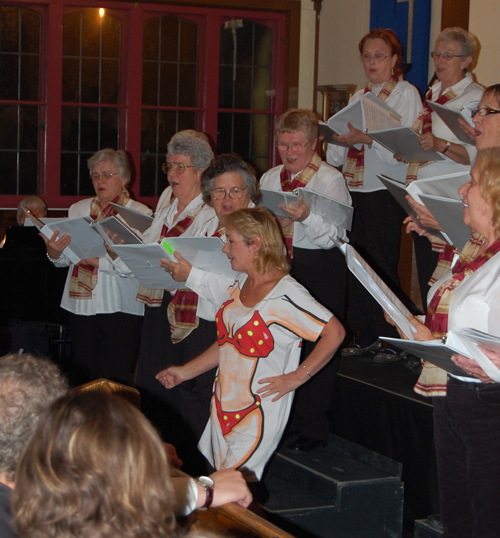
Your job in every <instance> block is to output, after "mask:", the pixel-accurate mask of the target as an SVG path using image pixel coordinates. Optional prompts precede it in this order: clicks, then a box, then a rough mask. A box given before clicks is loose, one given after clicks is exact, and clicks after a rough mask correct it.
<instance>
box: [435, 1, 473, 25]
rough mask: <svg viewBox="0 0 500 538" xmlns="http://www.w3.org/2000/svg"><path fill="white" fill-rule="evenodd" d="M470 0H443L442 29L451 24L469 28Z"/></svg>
mask: <svg viewBox="0 0 500 538" xmlns="http://www.w3.org/2000/svg"><path fill="white" fill-rule="evenodd" d="M469 11H470V0H443V6H442V8H441V30H444V29H445V28H449V27H451V26H460V28H463V29H464V30H468V29H469Z"/></svg>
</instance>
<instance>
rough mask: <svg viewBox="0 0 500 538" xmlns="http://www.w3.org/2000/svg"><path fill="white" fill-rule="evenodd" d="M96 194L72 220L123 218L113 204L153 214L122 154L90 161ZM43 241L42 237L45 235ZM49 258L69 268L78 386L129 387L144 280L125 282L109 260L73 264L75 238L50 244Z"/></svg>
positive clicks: (67, 291)
mask: <svg viewBox="0 0 500 538" xmlns="http://www.w3.org/2000/svg"><path fill="white" fill-rule="evenodd" d="M88 167H89V171H90V178H91V180H92V184H93V186H94V189H95V193H96V195H95V196H94V197H93V198H87V199H85V200H80V201H79V202H77V203H76V204H73V205H72V206H71V207H70V208H69V212H68V216H69V218H70V219H71V218H75V217H87V216H91V217H92V218H93V219H94V220H96V221H99V220H102V219H105V218H107V217H110V216H113V215H114V216H117V218H120V217H119V216H118V214H117V212H116V211H115V209H113V207H112V206H111V205H110V202H113V203H116V204H119V205H122V206H124V207H128V208H131V209H134V210H136V211H139V212H141V213H144V214H145V215H151V210H150V209H149V208H148V207H146V206H145V205H144V204H141V203H139V202H135V201H134V200H132V199H131V198H130V195H129V193H128V191H127V185H128V183H129V181H130V166H129V162H128V158H127V154H126V153H125V152H124V151H123V150H118V151H115V150H113V149H109V148H108V149H103V150H100V151H98V152H96V153H94V155H92V157H91V158H90V159H89V160H88ZM42 237H43V236H42ZM43 239H44V241H45V243H46V245H47V255H48V257H49V259H50V260H51V261H52V262H53V263H54V265H55V266H56V267H69V271H68V277H67V279H66V286H65V288H64V292H63V298H62V302H61V307H62V308H64V309H65V310H68V311H69V312H70V317H69V319H70V330H71V355H72V359H73V371H74V375H75V382H76V383H85V382H87V381H91V380H93V379H97V378H99V377H105V378H107V379H112V380H115V381H119V382H120V383H125V384H128V383H129V382H130V379H129V378H130V375H131V371H132V366H133V363H134V360H135V358H136V353H137V348H138V345H139V337H140V334H141V325H142V317H143V315H144V306H143V305H141V304H138V303H137V301H136V300H135V296H136V294H137V291H138V289H139V281H138V280H137V279H136V278H134V277H133V276H131V277H130V278H126V279H125V278H120V277H119V276H118V275H117V274H116V272H115V270H114V262H113V260H112V259H111V258H110V257H109V256H108V255H104V256H102V257H100V258H92V259H87V260H81V261H80V262H79V263H78V264H77V265H73V264H72V263H71V262H70V260H69V259H68V258H67V257H66V256H65V255H64V249H65V248H66V247H67V246H68V245H70V244H71V236H70V235H69V234H65V235H63V236H62V237H59V232H58V231H56V232H55V233H54V235H53V236H52V237H51V238H50V239H47V238H45V237H43Z"/></svg>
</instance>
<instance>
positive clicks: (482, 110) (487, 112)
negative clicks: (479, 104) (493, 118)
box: [470, 108, 500, 119]
mask: <svg viewBox="0 0 500 538" xmlns="http://www.w3.org/2000/svg"><path fill="white" fill-rule="evenodd" d="M476 114H479V115H480V116H489V115H490V114H500V110H495V109H494V108H476V110H471V111H470V116H471V118H472V119H474V116H475V115H476Z"/></svg>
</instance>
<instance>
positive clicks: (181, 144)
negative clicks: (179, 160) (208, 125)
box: [167, 129, 214, 172]
mask: <svg viewBox="0 0 500 538" xmlns="http://www.w3.org/2000/svg"><path fill="white" fill-rule="evenodd" d="M168 155H187V156H188V157H190V158H191V164H192V165H193V166H194V170H195V172H199V171H200V170H201V169H203V168H208V167H209V166H210V163H211V162H212V160H213V158H214V152H213V151H212V148H211V147H210V144H209V143H208V138H207V136H206V135H205V134H203V133H200V132H199V131H195V130H193V129H186V130H184V131H179V132H178V133H175V134H174V136H173V137H172V138H171V139H170V142H169V143H168V145H167V157H168Z"/></svg>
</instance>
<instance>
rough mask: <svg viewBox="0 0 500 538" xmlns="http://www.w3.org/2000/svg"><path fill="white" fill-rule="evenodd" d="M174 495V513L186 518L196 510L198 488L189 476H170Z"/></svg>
mask: <svg viewBox="0 0 500 538" xmlns="http://www.w3.org/2000/svg"><path fill="white" fill-rule="evenodd" d="M172 484H173V486H174V493H175V513H176V514H177V515H180V516H188V515H189V514H190V513H191V512H193V510H194V509H195V508H196V503H197V502H198V488H197V486H196V482H195V480H194V479H193V478H191V477H190V476H172Z"/></svg>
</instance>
